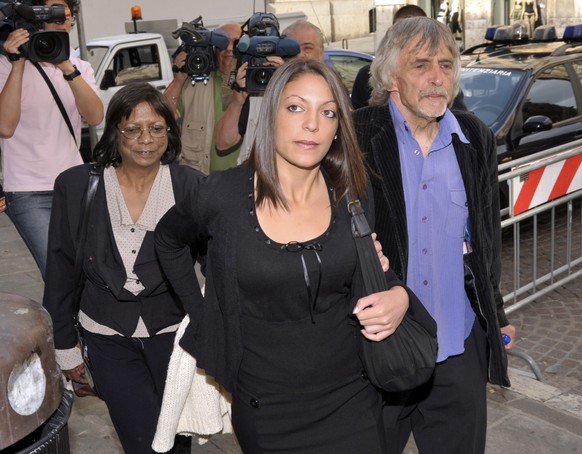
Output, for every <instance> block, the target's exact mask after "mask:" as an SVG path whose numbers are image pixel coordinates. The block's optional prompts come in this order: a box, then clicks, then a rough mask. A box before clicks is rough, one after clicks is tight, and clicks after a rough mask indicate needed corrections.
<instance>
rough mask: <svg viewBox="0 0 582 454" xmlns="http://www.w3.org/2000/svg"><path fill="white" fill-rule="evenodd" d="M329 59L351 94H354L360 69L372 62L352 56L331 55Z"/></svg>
mask: <svg viewBox="0 0 582 454" xmlns="http://www.w3.org/2000/svg"><path fill="white" fill-rule="evenodd" d="M329 58H330V60H331V62H332V63H333V66H334V68H335V69H336V70H337V71H338V72H339V74H340V76H341V78H342V81H343V83H344V85H345V86H346V88H347V89H348V92H349V93H351V92H352V86H353V85H354V80H355V79H356V76H357V75H358V71H359V70H360V68H361V67H362V66H365V65H368V64H370V60H365V59H363V58H360V57H356V56H350V55H330V56H329Z"/></svg>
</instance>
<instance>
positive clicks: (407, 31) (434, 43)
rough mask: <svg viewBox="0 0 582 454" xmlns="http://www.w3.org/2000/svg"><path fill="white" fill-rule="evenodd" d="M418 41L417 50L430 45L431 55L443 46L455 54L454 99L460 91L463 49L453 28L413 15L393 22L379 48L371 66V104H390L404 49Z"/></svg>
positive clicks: (414, 50) (415, 48) (415, 50)
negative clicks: (453, 32) (389, 91)
mask: <svg viewBox="0 0 582 454" xmlns="http://www.w3.org/2000/svg"><path fill="white" fill-rule="evenodd" d="M411 42H416V46H415V47H414V49H412V51H413V52H415V53H417V52H420V51H421V50H422V49H423V48H425V47H428V50H429V54H430V55H431V56H432V55H435V54H436V53H437V52H438V51H439V50H440V49H442V48H443V47H445V48H447V49H448V50H449V51H450V52H451V54H452V56H453V74H454V85H453V93H452V97H451V102H452V99H454V98H455V96H457V93H458V92H459V81H460V78H461V65H460V59H459V48H458V47H457V43H456V42H455V38H454V37H453V34H452V33H451V31H450V30H449V29H448V28H447V27H446V26H445V25H443V24H441V23H440V22H439V21H437V20H434V19H431V18H429V17H409V18H406V19H401V20H399V21H397V22H396V23H395V24H394V25H392V26H391V27H390V28H389V29H388V31H387V32H386V34H385V35H384V38H382V41H381V42H380V45H379V46H378V50H377V51H376V57H375V58H374V61H373V62H372V65H371V67H370V75H371V77H370V85H371V87H372V96H371V98H370V105H374V106H382V105H385V104H387V103H388V99H389V98H390V93H388V88H389V87H390V86H391V85H392V83H393V80H394V74H395V73H396V72H397V71H398V70H399V68H398V66H399V63H400V54H401V52H402V51H403V50H404V49H405V48H406V47H407V46H408V45H409V44H410V43H411Z"/></svg>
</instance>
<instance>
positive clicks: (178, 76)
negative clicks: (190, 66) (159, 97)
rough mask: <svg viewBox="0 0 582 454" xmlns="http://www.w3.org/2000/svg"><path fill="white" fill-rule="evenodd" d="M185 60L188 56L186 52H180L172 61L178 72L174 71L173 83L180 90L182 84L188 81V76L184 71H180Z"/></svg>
mask: <svg viewBox="0 0 582 454" xmlns="http://www.w3.org/2000/svg"><path fill="white" fill-rule="evenodd" d="M187 58H188V54H187V53H186V52H180V53H179V54H178V55H176V58H175V59H174V66H176V68H178V69H179V70H180V71H174V81H175V83H176V84H178V85H179V87H180V88H182V85H184V82H185V81H186V80H187V79H188V74H186V73H185V72H184V71H181V69H182V68H183V67H184V65H185V64H186V59H187Z"/></svg>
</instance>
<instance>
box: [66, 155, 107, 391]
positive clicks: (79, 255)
mask: <svg viewBox="0 0 582 454" xmlns="http://www.w3.org/2000/svg"><path fill="white" fill-rule="evenodd" d="M101 173H102V171H101V169H100V168H99V166H98V165H97V164H92V165H91V169H90V170H89V184H88V185H87V192H86V193H85V198H84V199H83V204H82V206H81V222H80V226H79V231H78V234H77V252H76V254H75V270H74V273H75V274H74V278H75V279H74V282H75V291H74V296H73V298H74V306H73V323H74V325H75V330H76V331H77V339H78V342H79V346H80V347H81V354H82V356H83V363H84V364H85V378H87V380H88V382H89V383H88V384H85V383H76V382H73V389H74V391H75V394H76V395H77V396H79V397H85V396H97V397H99V392H98V391H97V387H96V386H95V382H94V380H93V370H92V367H91V361H90V360H89V355H88V351H87V343H86V341H85V336H84V334H83V327H82V326H81V322H80V321H79V310H80V306H81V295H82V294H83V287H84V286H85V279H84V277H83V250H84V249H85V242H86V240H87V230H88V227H89V218H90V215H91V210H92V208H93V201H94V200H95V193H96V192H97V186H98V184H99V178H100V177H101Z"/></svg>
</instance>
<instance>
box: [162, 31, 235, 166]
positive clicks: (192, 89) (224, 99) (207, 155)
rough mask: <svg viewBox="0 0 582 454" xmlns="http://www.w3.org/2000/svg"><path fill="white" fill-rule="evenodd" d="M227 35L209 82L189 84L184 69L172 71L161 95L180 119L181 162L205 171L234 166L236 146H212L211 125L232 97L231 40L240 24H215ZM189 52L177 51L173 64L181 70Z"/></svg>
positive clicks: (232, 45)
mask: <svg viewBox="0 0 582 454" xmlns="http://www.w3.org/2000/svg"><path fill="white" fill-rule="evenodd" d="M218 30H223V31H224V32H226V33H227V34H228V36H229V37H230V42H229V44H228V47H227V48H226V49H223V50H221V49H219V48H216V49H215V55H216V63H217V70H216V71H212V72H211V73H210V75H209V78H208V81H207V82H205V83H203V82H196V83H195V84H192V83H191V77H190V76H189V75H188V74H187V73H186V72H184V71H180V70H179V71H176V72H174V80H173V82H172V83H171V84H170V86H169V87H168V88H167V90H166V91H165V93H164V96H165V97H166V98H167V99H168V100H169V101H170V102H171V103H172V105H173V106H174V107H175V108H176V110H175V112H176V116H177V117H178V118H179V117H181V118H182V155H181V159H180V162H181V164H186V165H188V166H190V167H193V168H195V169H197V170H200V171H201V172H203V173H205V174H207V175H208V174H209V173H210V172H212V171H215V170H224V169H228V168H230V167H234V166H236V161H237V158H238V147H237V146H236V144H235V145H234V146H232V147H229V148H228V149H226V150H224V151H222V152H218V151H217V150H216V147H215V146H214V125H215V124H216V122H217V121H218V120H219V118H220V117H221V116H222V115H223V113H224V112H225V111H226V109H227V107H228V105H229V104H230V102H231V99H232V96H233V94H232V89H231V88H230V87H229V86H228V76H229V74H230V71H231V70H232V68H233V64H234V61H233V49H234V43H235V41H236V40H237V39H239V38H240V36H241V26H240V24H237V23H236V22H226V23H224V24H222V25H220V26H219V27H218ZM187 58H188V54H187V53H186V52H185V51H182V52H179V53H178V55H176V58H175V60H174V65H175V66H176V67H177V68H178V69H182V68H183V67H184V65H185V64H186V61H187Z"/></svg>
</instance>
